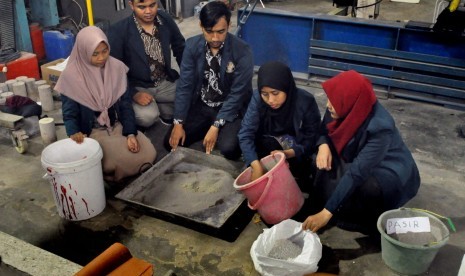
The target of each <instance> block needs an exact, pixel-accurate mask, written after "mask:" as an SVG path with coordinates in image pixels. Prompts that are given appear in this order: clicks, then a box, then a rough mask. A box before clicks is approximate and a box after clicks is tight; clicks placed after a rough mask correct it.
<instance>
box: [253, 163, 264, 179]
mask: <svg viewBox="0 0 465 276" xmlns="http://www.w3.org/2000/svg"><path fill="white" fill-rule="evenodd" d="M250 167H251V168H252V175H251V177H250V182H252V181H254V180H255V179H257V178H259V177H260V176H262V175H264V174H265V173H266V171H265V169H264V168H263V167H262V164H261V163H260V161H258V160H254V161H253V162H252V163H250Z"/></svg>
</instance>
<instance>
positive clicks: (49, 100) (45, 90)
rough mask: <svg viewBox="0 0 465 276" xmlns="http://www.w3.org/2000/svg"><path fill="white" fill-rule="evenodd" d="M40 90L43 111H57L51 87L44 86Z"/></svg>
mask: <svg viewBox="0 0 465 276" xmlns="http://www.w3.org/2000/svg"><path fill="white" fill-rule="evenodd" d="M38 90H39V99H40V102H41V105H42V110H43V111H52V110H54V109H55V106H54V104H53V96H52V90H51V89H50V85H48V84H44V85H41V86H39V87H38Z"/></svg>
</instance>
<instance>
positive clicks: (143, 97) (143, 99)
mask: <svg viewBox="0 0 465 276" xmlns="http://www.w3.org/2000/svg"><path fill="white" fill-rule="evenodd" d="M132 100H133V101H135V102H136V103H137V104H139V105H143V106H145V105H148V104H150V103H151V102H153V101H155V99H154V98H153V97H152V95H150V94H149V93H147V92H143V91H139V92H137V93H136V94H134V96H133V97H132Z"/></svg>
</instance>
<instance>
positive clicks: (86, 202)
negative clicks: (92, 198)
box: [82, 198, 90, 215]
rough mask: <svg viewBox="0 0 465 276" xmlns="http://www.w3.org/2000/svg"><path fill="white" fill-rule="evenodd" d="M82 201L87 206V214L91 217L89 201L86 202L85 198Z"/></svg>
mask: <svg viewBox="0 0 465 276" xmlns="http://www.w3.org/2000/svg"><path fill="white" fill-rule="evenodd" d="M82 201H83V202H84V204H85V205H86V210H87V214H89V215H90V212H89V205H87V201H86V200H85V199H84V198H82Z"/></svg>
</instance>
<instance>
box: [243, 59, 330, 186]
mask: <svg viewBox="0 0 465 276" xmlns="http://www.w3.org/2000/svg"><path fill="white" fill-rule="evenodd" d="M257 86H258V89H257V90H255V91H254V93H253V96H252V99H251V101H250V103H249V107H248V109H247V113H246V114H245V116H244V119H243V120H242V126H241V130H240V131H239V134H238V137H239V143H240V146H241V150H242V153H243V156H244V159H245V162H246V165H247V166H251V167H252V179H251V181H253V180H255V179H257V178H259V177H260V176H262V175H263V174H264V173H265V172H266V171H265V169H264V168H263V167H262V166H261V164H260V161H259V160H260V159H261V158H263V157H265V156H267V155H270V154H273V153H274V152H275V151H282V152H283V153H284V154H285V155H286V158H287V159H288V161H289V165H290V169H291V172H292V173H293V175H294V177H296V178H297V179H301V178H302V180H304V181H305V180H306V179H305V178H306V177H308V176H309V173H310V170H311V166H310V162H308V161H309V160H310V156H311V154H312V153H313V151H314V149H315V148H314V147H315V143H316V140H317V138H318V129H319V125H320V119H321V117H320V111H319V109H318V106H317V104H316V102H315V98H314V97H313V95H312V94H310V93H309V92H308V91H305V90H303V89H300V88H297V86H296V84H295V81H294V77H293V76H292V73H291V70H290V69H289V67H288V66H286V65H285V64H283V63H281V62H277V61H272V62H268V63H266V64H264V65H262V66H261V67H260V69H259V70H258V80H257ZM305 182H308V181H305ZM301 188H302V187H301Z"/></svg>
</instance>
